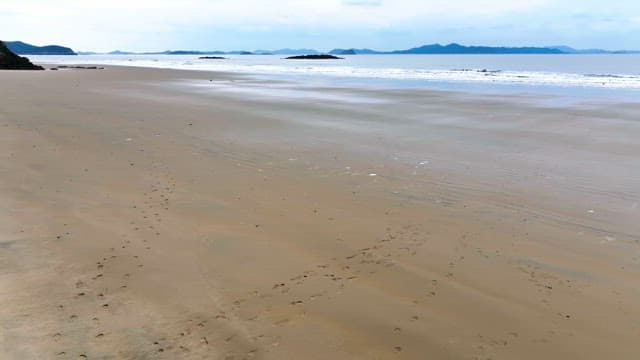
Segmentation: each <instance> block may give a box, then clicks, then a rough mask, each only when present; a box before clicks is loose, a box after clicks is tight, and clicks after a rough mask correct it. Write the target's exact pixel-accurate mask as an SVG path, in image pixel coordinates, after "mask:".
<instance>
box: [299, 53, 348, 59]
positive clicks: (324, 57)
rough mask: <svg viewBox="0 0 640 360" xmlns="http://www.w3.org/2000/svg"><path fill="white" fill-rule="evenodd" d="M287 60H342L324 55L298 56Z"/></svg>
mask: <svg viewBox="0 0 640 360" xmlns="http://www.w3.org/2000/svg"><path fill="white" fill-rule="evenodd" d="M287 59H290V60H335V59H342V58H341V57H337V56H333V55H328V54H323V55H298V56H289V57H288V58H287Z"/></svg>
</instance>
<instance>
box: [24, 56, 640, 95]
mask: <svg viewBox="0 0 640 360" xmlns="http://www.w3.org/2000/svg"><path fill="white" fill-rule="evenodd" d="M225 57H227V59H224V60H205V59H199V56H198V55H80V56H71V57H69V56H31V57H30V58H31V59H32V60H33V61H35V62H39V63H48V64H102V65H126V66H138V67H150V68H167V69H185V70H200V71H220V72H231V73H238V74H244V75H251V76H255V77H257V78H261V79H279V80H289V81H295V82H304V83H311V84H317V85H339V86H380V87H385V88H387V87H391V88H415V87H424V88H437V89H449V90H467V91H501V90H506V91H510V92H511V91H521V92H534V93H535V92H543V93H561V94H563V93H570V94H579V95H585V96H596V97H603V96H604V97H608V96H612V97H615V98H616V99H620V98H624V99H630V100H634V99H637V98H640V55H632V54H619V55H618V54H615V55H614V54H606V55H605V54H602V55H355V56H345V58H344V59H343V60H287V59H285V58H284V57H285V56H276V55H228V56H225Z"/></svg>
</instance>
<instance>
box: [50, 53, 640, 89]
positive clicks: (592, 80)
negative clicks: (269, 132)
mask: <svg viewBox="0 0 640 360" xmlns="http://www.w3.org/2000/svg"><path fill="white" fill-rule="evenodd" d="M78 60H80V59H65V60H63V61H61V62H66V63H71V62H73V63H78V62H81V63H86V64H89V63H91V64H96V63H100V64H103V65H124V66H135V67H147V68H163V69H180V70H200V71H219V72H231V73H248V74H275V75H318V76H335V77H352V78H371V79H389V80H422V81H436V82H469V83H494V84H516V85H537V86H564V87H598V88H611V89H640V76H635V75H618V74H571V73H561V72H533V71H502V70H487V69H453V70H431V69H401V68H366V67H354V66H333V65H328V64H327V63H326V62H321V63H318V64H310V63H309V62H304V63H300V64H299V65H289V64H287V65H254V64H242V63H236V62H233V61H234V60H233V59H228V60H221V61H219V62H216V63H212V62H211V61H202V60H197V59H194V60H189V61H184V60H179V61H169V60H162V61H159V60H148V59H144V60H142V59H131V60H129V59H127V60H124V59H122V60H120V59H118V60H99V61H96V59H91V58H88V59H82V60H81V61H78Z"/></svg>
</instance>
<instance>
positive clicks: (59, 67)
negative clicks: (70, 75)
mask: <svg viewBox="0 0 640 360" xmlns="http://www.w3.org/2000/svg"><path fill="white" fill-rule="evenodd" d="M58 69H82V70H104V68H103V67H97V66H69V65H60V66H58ZM58 69H56V70H58ZM51 70H53V69H51Z"/></svg>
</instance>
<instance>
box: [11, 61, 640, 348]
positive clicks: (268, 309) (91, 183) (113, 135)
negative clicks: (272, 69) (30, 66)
mask: <svg viewBox="0 0 640 360" xmlns="http://www.w3.org/2000/svg"><path fill="white" fill-rule="evenodd" d="M210 80H213V81H210ZM639 118H640V106H638V105H637V104H628V103H607V102H588V103H587V102H575V103H570V104H560V103H557V102H554V99H553V98H548V97H544V96H540V95H536V96H534V95H512V96H493V95H477V94H476V95H471V94H464V93H455V92H444V91H426V90H378V91H374V90H363V89H360V90H358V89H337V88H313V87H296V86H294V85H290V84H286V83H278V82H266V81H259V80H251V79H248V78H242V77H238V76H232V75H225V74H210V73H205V72H186V71H170V70H151V69H133V68H124V67H121V68H118V67H110V68H107V69H106V70H102V71H90V70H68V71H57V72H54V71H46V72H38V73H30V72H2V73H0V156H1V161H0V199H1V201H0V358H1V359H79V358H86V359H482V360H484V359H638V358H640V342H639V341H638V339H640V244H639V242H640V209H639V208H638V207H639V206H638V203H639V202H640V166H639V164H640V163H639V155H640V142H639V141H638V139H640V122H639V121H638V119H639Z"/></svg>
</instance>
